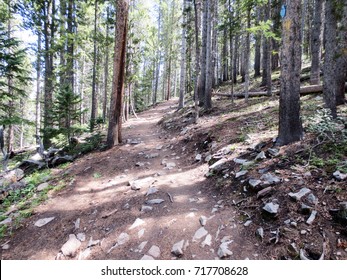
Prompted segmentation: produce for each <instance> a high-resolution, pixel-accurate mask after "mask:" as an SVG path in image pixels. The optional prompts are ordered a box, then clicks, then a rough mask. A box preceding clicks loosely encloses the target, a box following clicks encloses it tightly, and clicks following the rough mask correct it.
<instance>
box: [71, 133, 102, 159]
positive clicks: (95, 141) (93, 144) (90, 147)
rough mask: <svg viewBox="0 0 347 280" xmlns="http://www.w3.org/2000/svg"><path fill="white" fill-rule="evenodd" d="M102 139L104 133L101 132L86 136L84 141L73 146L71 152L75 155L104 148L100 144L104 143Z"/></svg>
mask: <svg viewBox="0 0 347 280" xmlns="http://www.w3.org/2000/svg"><path fill="white" fill-rule="evenodd" d="M102 140H103V138H102V135H101V134H100V133H95V134H93V135H92V136H90V137H88V138H86V141H85V142H84V143H80V144H78V145H76V146H75V147H72V146H71V150H70V152H71V153H73V154H75V155H81V154H86V153H89V152H92V151H95V150H96V149H98V148H99V149H100V148H102V146H101V144H100V143H102Z"/></svg>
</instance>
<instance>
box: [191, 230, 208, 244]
mask: <svg viewBox="0 0 347 280" xmlns="http://www.w3.org/2000/svg"><path fill="white" fill-rule="evenodd" d="M207 234H208V232H207V230H206V229H205V228H204V227H201V228H199V229H198V230H197V231H196V232H195V234H194V237H193V242H197V241H199V240H200V239H201V238H203V237H204V236H205V235H207Z"/></svg>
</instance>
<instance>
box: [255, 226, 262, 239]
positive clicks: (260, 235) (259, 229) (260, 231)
mask: <svg viewBox="0 0 347 280" xmlns="http://www.w3.org/2000/svg"><path fill="white" fill-rule="evenodd" d="M256 234H257V235H258V236H259V237H260V238H261V239H263V238H264V229H263V228H262V227H260V228H258V229H257V231H256Z"/></svg>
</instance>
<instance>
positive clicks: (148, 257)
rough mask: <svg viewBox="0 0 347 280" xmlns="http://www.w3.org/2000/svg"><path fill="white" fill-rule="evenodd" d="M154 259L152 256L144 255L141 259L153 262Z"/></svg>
mask: <svg viewBox="0 0 347 280" xmlns="http://www.w3.org/2000/svg"><path fill="white" fill-rule="evenodd" d="M153 260H154V258H153V257H152V256H148V255H144V256H143V257H142V258H141V261H153Z"/></svg>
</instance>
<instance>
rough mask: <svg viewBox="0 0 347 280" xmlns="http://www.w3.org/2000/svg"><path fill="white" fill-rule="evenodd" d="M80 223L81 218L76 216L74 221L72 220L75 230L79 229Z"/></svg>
mask: <svg viewBox="0 0 347 280" xmlns="http://www.w3.org/2000/svg"><path fill="white" fill-rule="evenodd" d="M80 224H81V219H80V218H78V219H77V220H76V221H75V222H74V225H75V230H77V229H79V228H80Z"/></svg>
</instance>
